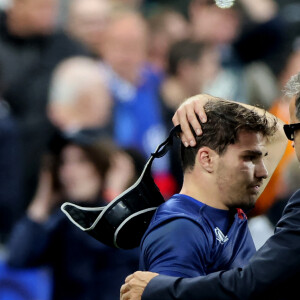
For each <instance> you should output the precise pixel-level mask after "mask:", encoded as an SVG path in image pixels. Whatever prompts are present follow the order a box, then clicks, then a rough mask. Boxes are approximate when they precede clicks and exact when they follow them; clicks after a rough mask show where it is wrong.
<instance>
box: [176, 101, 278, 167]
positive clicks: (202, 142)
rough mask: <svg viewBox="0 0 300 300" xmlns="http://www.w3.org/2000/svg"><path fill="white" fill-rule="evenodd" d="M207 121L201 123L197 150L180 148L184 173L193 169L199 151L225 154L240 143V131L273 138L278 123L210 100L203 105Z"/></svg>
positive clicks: (250, 111)
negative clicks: (232, 145) (202, 149)
mask: <svg viewBox="0 0 300 300" xmlns="http://www.w3.org/2000/svg"><path fill="white" fill-rule="evenodd" d="M204 109H205V112H206V115H207V122H206V123H201V126H202V129H203V134H202V135H201V136H196V134H195V133H194V136H195V137H196V146H195V147H187V148H186V147H184V146H183V145H181V160H182V168H183V171H186V170H187V169H193V167H194V165H195V157H196V155H197V152H198V150H199V149H200V148H201V147H203V146H207V147H209V148H211V149H212V150H214V151H216V152H217V153H218V154H219V155H222V154H224V153H225V151H226V149H227V146H228V145H230V144H235V143H236V142H237V141H238V134H239V132H240V131H241V130H246V131H252V132H260V133H262V134H263V136H265V137H267V138H268V137H271V136H272V135H274V133H275V131H276V126H277V121H276V118H275V117H274V118H273V119H269V118H267V116H266V114H264V115H259V114H258V113H257V112H256V111H255V110H251V109H248V108H246V107H244V106H243V105H240V104H238V103H235V102H229V101H225V100H219V101H209V102H207V103H206V104H205V106H204Z"/></svg>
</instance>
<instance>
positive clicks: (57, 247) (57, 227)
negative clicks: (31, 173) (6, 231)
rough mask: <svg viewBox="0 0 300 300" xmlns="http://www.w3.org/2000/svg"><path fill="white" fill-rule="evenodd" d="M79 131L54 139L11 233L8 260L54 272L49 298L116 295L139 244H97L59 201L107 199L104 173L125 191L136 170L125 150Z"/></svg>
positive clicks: (110, 299)
mask: <svg viewBox="0 0 300 300" xmlns="http://www.w3.org/2000/svg"><path fill="white" fill-rule="evenodd" d="M83 137H84V136H79V135H77V136H73V137H72V138H71V139H69V138H67V139H66V138H60V137H58V138H57V139H58V140H54V141H53V147H52V151H51V152H50V154H48V155H47V156H45V157H44V158H45V160H44V163H43V165H42V168H41V172H40V178H39V185H38V188H37V191H36V194H35V196H34V198H33V200H32V202H31V204H30V206H29V208H28V210H27V213H26V215H25V216H24V217H23V218H22V219H21V220H20V221H19V222H18V223H17V224H16V226H15V228H14V230H13V232H12V234H11V238H10V242H9V244H8V249H7V252H8V258H7V262H8V264H9V266H11V267H15V268H27V267H40V266H48V267H49V268H50V270H51V271H52V273H53V285H54V287H53V288H54V289H53V296H52V299H55V300H66V299H72V300H76V299H78V300H79V299H80V300H83V299H86V300H94V299H95V300H96V299H99V297H100V298H101V300H117V299H119V286H120V284H121V282H122V280H123V278H124V276H126V275H127V274H129V273H130V272H132V271H133V270H135V269H136V268H137V267H138V251H137V249H134V250H126V251H125V250H119V249H115V248H110V247H108V246H106V245H103V244H101V243H100V242H98V241H97V240H95V239H94V238H92V237H90V236H89V235H87V234H86V233H84V232H82V231H81V230H79V229H78V228H77V227H76V226H74V224H72V223H71V222H70V221H69V220H68V218H66V216H65V215H64V214H63V213H62V212H61V210H60V206H61V204H62V203H63V202H65V201H71V202H73V203H77V204H78V205H84V206H89V205H90V206H103V205H106V204H107V199H106V198H105V189H106V179H107V178H109V180H110V181H113V182H114V184H115V185H116V186H118V187H120V188H121V190H122V191H123V190H125V189H126V188H127V187H128V186H129V185H130V184H131V183H132V182H133V181H134V180H135V179H136V178H137V175H139V174H136V173H135V172H136V170H135V166H134V164H133V160H132V159H131V158H130V156H128V154H126V153H125V152H124V151H121V150H120V149H117V148H115V147H113V144H111V143H106V142H105V140H102V141H99V140H98V139H97V137H94V138H93V140H90V141H89V142H87V140H86V139H83ZM54 142H55V143H54ZM116 153H118V155H122V168H118V170H117V172H116V170H115V167H119V166H118V165H114V167H113V169H114V170H112V169H111V167H112V165H111V162H112V159H115V158H116V157H115V155H116ZM118 159H119V158H118ZM124 161H125V163H124ZM111 172H112V173H111ZM110 173H111V174H110ZM116 175H117V176H116ZM118 192H119V191H118Z"/></svg>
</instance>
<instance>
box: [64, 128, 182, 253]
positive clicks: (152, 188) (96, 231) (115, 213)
mask: <svg viewBox="0 0 300 300" xmlns="http://www.w3.org/2000/svg"><path fill="white" fill-rule="evenodd" d="M179 132H181V129H180V125H177V126H176V127H173V128H172V130H171V131H170V133H169V136H168V138H167V139H166V140H165V141H164V142H163V143H162V144H160V145H159V146H158V147H157V148H156V150H155V152H154V153H151V156H150V158H149V159H148V161H147V163H146V164H145V166H144V169H143V171H142V174H141V175H140V177H139V179H138V180H137V181H136V182H135V183H134V184H133V185H132V186H131V187H129V188H128V189H127V190H126V191H124V192H123V193H122V194H120V195H119V196H117V197H116V198H115V199H114V200H112V201H111V202H110V203H109V204H107V205H106V206H104V207H95V208H91V207H82V206H78V205H76V204H73V203H69V202H66V203H64V204H63V205H62V207H61V209H62V211H63V212H64V213H65V214H66V215H67V217H68V218H69V219H70V220H71V221H72V222H73V223H74V224H75V225H76V226H77V227H79V228H80V229H81V230H83V231H86V232H87V233H88V234H90V235H91V236H93V237H94V238H95V239H97V240H98V241H100V242H102V243H104V244H106V245H108V246H111V247H116V248H122V249H131V248H135V247H138V246H139V244H140V241H141V238H142V236H143V235H144V233H145V231H146V229H147V227H148V226H149V223H150V221H151V218H152V216H153V214H154V212H155V211H156V209H157V207H158V206H159V205H160V204H162V203H163V202H164V201H165V200H164V198H163V196H162V194H161V193H160V191H159V188H158V187H157V186H156V184H155V182H154V180H153V178H152V176H151V166H152V162H153V160H154V159H155V158H160V157H162V156H164V155H165V154H166V153H167V152H168V150H169V148H170V147H171V146H172V145H173V138H174V136H175V135H177V134H178V133H179Z"/></svg>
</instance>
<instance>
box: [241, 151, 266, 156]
mask: <svg viewBox="0 0 300 300" xmlns="http://www.w3.org/2000/svg"><path fill="white" fill-rule="evenodd" d="M243 154H246V155H254V156H268V154H269V153H268V152H266V153H264V154H263V152H261V151H259V150H245V151H243Z"/></svg>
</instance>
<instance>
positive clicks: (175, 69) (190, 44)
mask: <svg viewBox="0 0 300 300" xmlns="http://www.w3.org/2000/svg"><path fill="white" fill-rule="evenodd" d="M217 59H218V53H217V51H216V49H215V47H214V46H210V45H208V44H203V43H201V42H197V41H193V40H192V39H184V40H181V41H178V42H176V43H174V44H172V46H171V47H170V51H169V53H168V73H167V76H166V78H165V80H164V82H163V84H162V88H161V96H162V101H163V103H164V105H165V106H166V107H167V109H168V110H169V111H170V113H169V114H168V117H167V119H168V120H170V119H171V118H172V116H173V115H174V113H175V111H176V109H177V108H178V107H179V105H180V104H181V103H182V101H184V99H187V98H189V97H191V96H193V95H196V94H199V93H200V92H201V90H202V89H203V86H204V85H205V84H206V83H207V82H209V81H210V80H211V79H212V78H213V77H214V76H215V72H217V71H218V69H219V66H218V60H217Z"/></svg>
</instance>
